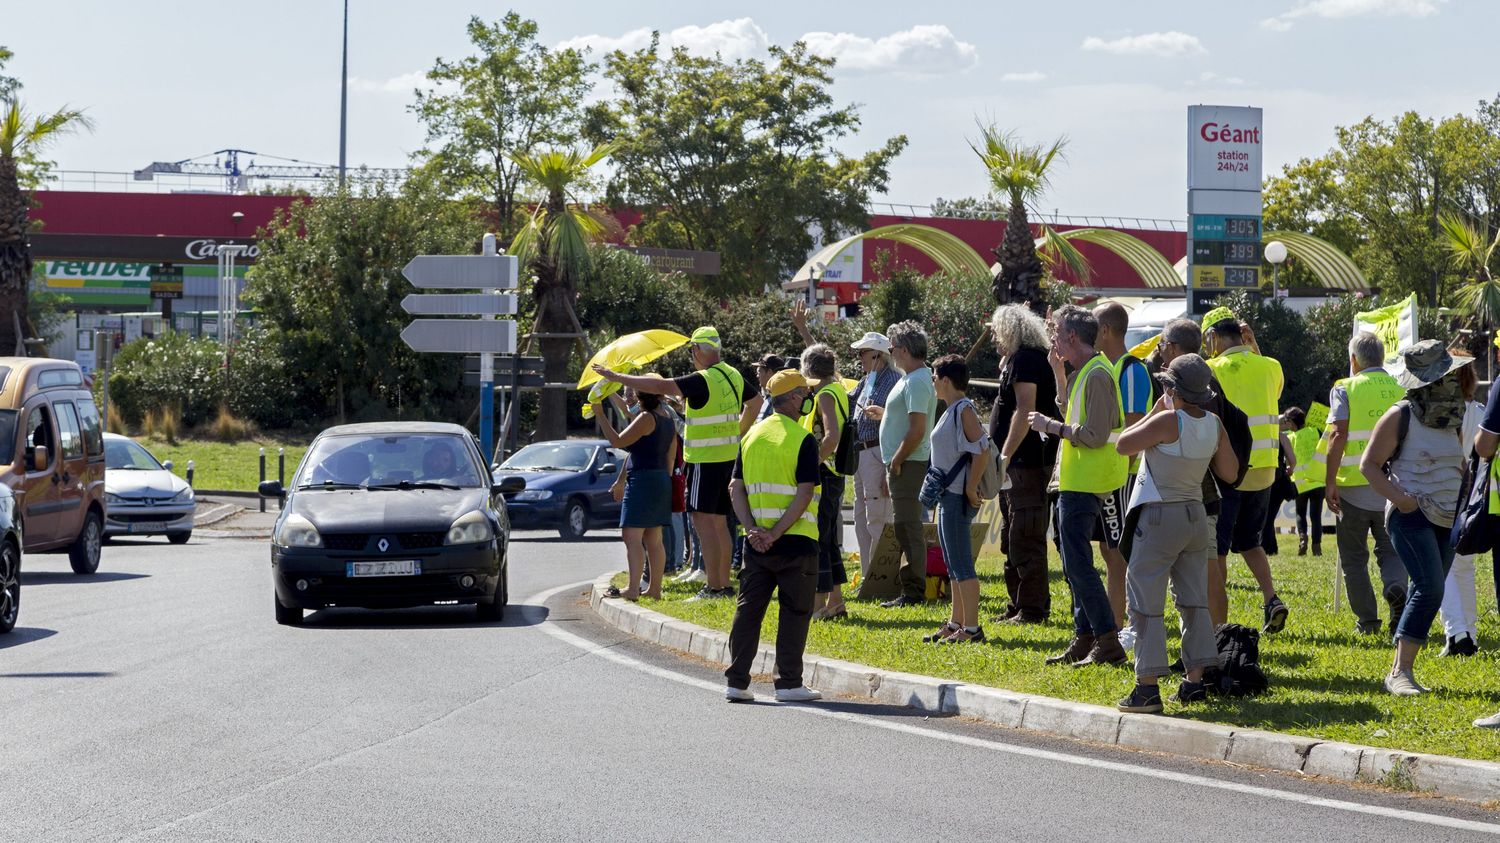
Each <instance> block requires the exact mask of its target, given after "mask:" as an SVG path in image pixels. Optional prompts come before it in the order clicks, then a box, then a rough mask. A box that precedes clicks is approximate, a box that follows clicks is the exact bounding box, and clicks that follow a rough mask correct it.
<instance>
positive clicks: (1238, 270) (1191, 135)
mask: <svg viewBox="0 0 1500 843" xmlns="http://www.w3.org/2000/svg"><path fill="white" fill-rule="evenodd" d="M1261 122H1262V120H1261V110H1260V109H1259V108H1248V107H1239V106H1223V105H1192V106H1188V179H1187V188H1188V190H1187V199H1188V208H1187V211H1188V223H1187V259H1188V272H1187V299H1188V300H1187V305H1188V313H1189V314H1190V315H1193V316H1201V315H1203V314H1205V313H1207V312H1208V311H1209V310H1211V309H1213V307H1214V304H1213V301H1214V299H1216V298H1218V297H1219V296H1220V295H1222V294H1223V292H1224V291H1226V290H1231V289H1249V290H1258V289H1260V263H1261V257H1262V254H1261V236H1262V231H1261V207H1262V206H1261V195H1260V186H1261V149H1262V140H1263V137H1262V131H1261V129H1262V126H1261Z"/></svg>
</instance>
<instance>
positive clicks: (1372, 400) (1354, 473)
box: [1314, 372, 1406, 486]
mask: <svg viewBox="0 0 1500 843" xmlns="http://www.w3.org/2000/svg"><path fill="white" fill-rule="evenodd" d="M1334 386H1342V387H1343V388H1344V392H1345V393H1347V394H1348V396H1349V435H1348V436H1346V437H1344V458H1343V460H1341V461H1340V462H1339V473H1338V483H1339V485H1340V486H1367V485H1369V483H1370V481H1368V480H1366V479H1365V475H1364V474H1363V473H1362V472H1360V470H1359V458H1360V456H1361V455H1362V454H1364V452H1365V448H1366V447H1367V446H1368V445H1369V444H1370V436H1371V435H1373V434H1374V432H1375V423H1376V422H1378V421H1380V417H1381V416H1383V415H1385V411H1386V410H1389V409H1390V408H1391V407H1393V406H1395V404H1396V402H1397V401H1400V400H1401V399H1402V398H1405V397H1406V390H1405V389H1402V388H1401V384H1398V383H1396V379H1395V378H1393V377H1391V376H1390V375H1388V374H1386V373H1385V372H1360V373H1359V374H1357V375H1353V376H1351V377H1347V378H1344V379H1343V380H1341V381H1336V382H1334ZM1332 432H1333V423H1332V422H1329V424H1328V430H1327V431H1326V432H1325V433H1324V435H1323V438H1322V439H1320V440H1319V441H1318V449H1317V452H1316V454H1315V455H1314V459H1315V460H1317V467H1318V471H1319V472H1320V473H1321V474H1322V475H1324V476H1326V475H1327V472H1328V468H1327V465H1328V435H1329V434H1331V433H1332Z"/></svg>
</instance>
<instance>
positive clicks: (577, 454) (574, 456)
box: [500, 442, 594, 471]
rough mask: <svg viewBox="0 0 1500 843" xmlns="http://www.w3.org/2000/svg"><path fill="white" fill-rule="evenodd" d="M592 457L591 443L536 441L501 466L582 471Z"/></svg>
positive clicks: (516, 469)
mask: <svg viewBox="0 0 1500 843" xmlns="http://www.w3.org/2000/svg"><path fill="white" fill-rule="evenodd" d="M593 458H594V446H593V445H581V444H576V443H569V442H538V443H536V444H535V445H527V446H526V447H524V448H522V449H521V450H519V451H517V452H516V453H515V455H514V456H512V457H511V458H510V459H508V460H506V461H505V464H504V465H502V466H500V467H501V468H505V469H510V470H512V471H542V470H545V469H563V470H566V471H583V470H584V469H585V468H588V467H589V462H590V461H591V460H593Z"/></svg>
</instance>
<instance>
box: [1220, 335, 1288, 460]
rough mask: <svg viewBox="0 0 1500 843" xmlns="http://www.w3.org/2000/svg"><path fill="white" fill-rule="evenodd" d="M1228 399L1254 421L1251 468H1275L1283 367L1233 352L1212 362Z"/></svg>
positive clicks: (1251, 355) (1278, 439) (1251, 423)
mask: <svg viewBox="0 0 1500 843" xmlns="http://www.w3.org/2000/svg"><path fill="white" fill-rule="evenodd" d="M1208 365H1209V368H1211V369H1213V370H1214V376H1215V377H1217V378H1218V379H1219V385H1220V386H1222V387H1224V397H1225V398H1227V399H1229V402H1230V403H1231V404H1234V405H1235V406H1236V407H1239V408H1240V410H1241V411H1243V412H1244V414H1245V415H1246V416H1248V417H1249V420H1250V439H1251V442H1250V468H1251V469H1257V468H1275V467H1276V454H1277V451H1278V450H1279V449H1280V448H1281V439H1280V437H1281V418H1280V416H1279V415H1278V404H1279V403H1280V401H1281V386H1282V374H1281V364H1280V363H1278V362H1276V361H1275V360H1273V359H1271V358H1270V357H1265V356H1263V355H1260V354H1255V353H1254V352H1251V351H1233V352H1229V353H1226V354H1221V355H1219V356H1218V357H1215V358H1214V359H1212V360H1209V361H1208Z"/></svg>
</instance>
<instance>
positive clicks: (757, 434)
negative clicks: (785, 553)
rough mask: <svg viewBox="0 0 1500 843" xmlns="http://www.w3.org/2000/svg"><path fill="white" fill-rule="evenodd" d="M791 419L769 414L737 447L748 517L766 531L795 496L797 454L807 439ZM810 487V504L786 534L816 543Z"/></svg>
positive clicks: (815, 495) (814, 506)
mask: <svg viewBox="0 0 1500 843" xmlns="http://www.w3.org/2000/svg"><path fill="white" fill-rule="evenodd" d="M811 435H812V434H811V433H808V432H807V431H806V430H804V429H803V428H802V426H801V425H799V424H798V423H797V422H796V421H795V420H793V419H791V418H789V417H787V416H784V415H782V414H781V413H772V414H771V416H770V418H767V419H763V420H761V421H758V422H756V423H755V426H754V427H752V428H750V432H749V433H747V434H745V441H744V442H743V443H742V444H741V445H740V465H741V469H742V471H743V473H744V483H745V491H746V492H747V493H748V496H749V498H750V514H751V515H752V516H753V517H754V518H755V523H756V524H758V525H759V526H761V527H765V528H766V529H770V528H772V527H774V526H776V522H778V521H780V520H781V518H782V516H784V515H786V511H787V510H788V509H791V507H792V501H793V500H794V499H795V498H796V497H797V454H798V452H799V451H801V450H802V440H803V439H806V438H807V437H809V436H811ZM820 491H821V490H820V489H819V487H816V486H815V487H813V499H812V502H811V503H809V504H808V505H807V510H806V511H804V512H803V513H802V517H800V518H798V519H797V520H796V522H794V523H793V524H792V526H791V527H790V528H789V529H788V530H787V531H786V532H787V535H791V536H806V537H808V538H810V539H812V540H813V541H817V540H818V495H819V492H820Z"/></svg>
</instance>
